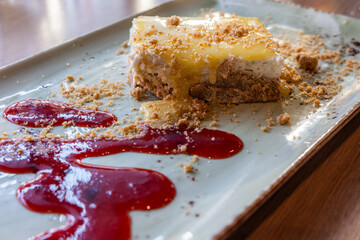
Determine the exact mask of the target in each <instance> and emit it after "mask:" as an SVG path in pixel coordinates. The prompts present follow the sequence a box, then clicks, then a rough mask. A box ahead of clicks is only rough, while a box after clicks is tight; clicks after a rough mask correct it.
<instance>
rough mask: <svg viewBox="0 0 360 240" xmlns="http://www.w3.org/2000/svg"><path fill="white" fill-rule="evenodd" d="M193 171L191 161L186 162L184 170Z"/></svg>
mask: <svg viewBox="0 0 360 240" xmlns="http://www.w3.org/2000/svg"><path fill="white" fill-rule="evenodd" d="M192 171H193V167H192V166H191V164H190V163H185V164H184V172H185V173H191V172H192Z"/></svg>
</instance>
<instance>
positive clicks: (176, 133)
mask: <svg viewBox="0 0 360 240" xmlns="http://www.w3.org/2000/svg"><path fill="white" fill-rule="evenodd" d="M63 109H67V110H68V111H69V112H70V113H71V114H70V116H67V117H66V118H64V114H63V113H64V112H63ZM58 110H59V112H60V113H61V114H59V112H57V111H58ZM86 111H88V110H82V109H78V108H74V107H72V106H71V105H68V104H65V103H61V102H57V101H50V100H25V101H21V102H19V103H15V104H13V105H10V106H9V107H8V108H7V109H6V110H5V111H4V117H6V118H8V119H9V118H10V117H9V116H11V119H9V120H10V121H11V122H13V123H17V124H19V125H23V126H30V125H31V126H40V124H39V121H40V120H41V119H39V118H36V116H37V115H38V116H41V118H43V119H46V121H41V123H42V124H41V126H46V124H48V125H49V124H51V123H60V122H61V121H65V120H64V119H66V121H71V122H72V123H73V124H74V125H76V126H99V123H100V125H101V124H104V126H110V125H111V124H112V123H113V122H114V121H116V117H115V116H114V115H112V114H110V113H107V112H103V111H93V112H91V114H92V115H93V116H100V118H87V115H86V114H89V112H86ZM65 113H66V111H65ZM29 116H31V117H29ZM59 116H60V117H59ZM34 119H36V120H34ZM79 119H80V120H81V119H82V120H81V121H79ZM83 119H86V121H84V120H83ZM94 119H96V121H95V120H94ZM99 119H100V120H99ZM101 119H106V120H105V121H104V120H101ZM28 120H29V121H28ZM54 120H56V121H54ZM93 120H94V122H92V121H93ZM29 122H31V123H29ZM29 124H30V125H29ZM59 125H60V124H59ZM139 127H140V128H141V133H140V135H139V136H137V137H136V138H131V139H130V138H112V139H93V138H91V139H90V138H89V139H72V140H69V139H58V138H55V139H51V140H48V139H39V138H36V139H33V138H30V139H26V138H23V139H5V140H1V141H0V156H1V157H0V171H3V172H7V173H31V172H33V173H36V174H37V178H36V179H35V180H33V181H31V182H28V183H25V184H23V185H22V186H20V188H19V189H18V191H17V198H18V199H19V201H20V202H21V203H22V204H23V205H24V206H25V207H27V208H28V209H30V210H33V211H35V212H41V213H49V212H52V213H60V214H65V215H66V218H67V224H66V225H65V226H62V227H59V228H56V229H52V230H49V231H48V232H45V233H42V234H40V235H38V236H37V237H35V239H70V238H71V239H73V238H75V239H130V237H131V231H130V229H131V219H130V216H129V212H130V211H132V210H151V209H156V208H160V207H163V206H165V205H167V204H169V203H170V202H171V201H172V200H173V198H174V197H175V195H176V190H175V186H174V184H173V183H172V182H171V181H170V180H169V179H168V178H167V177H166V176H164V175H163V174H161V173H159V172H156V171H152V170H147V169H139V168H125V167H121V168H119V167H101V166H95V165H91V164H85V163H82V162H81V160H82V159H84V158H87V157H98V156H104V155H110V154H116V153H121V152H139V153H152V154H178V153H185V154H193V155H198V156H202V157H206V158H213V159H219V158H227V157H230V156H233V155H235V154H236V153H238V152H240V151H241V149H242V148H243V143H242V141H241V140H240V139H239V138H238V137H236V136H235V135H233V134H231V133H226V132H223V131H218V130H210V129H205V128H204V129H194V128H189V127H186V126H180V127H177V128H169V129H156V128H152V127H149V126H146V125H140V126H139ZM183 145H185V146H186V151H183V152H181V150H180V149H181V148H180V146H183ZM139 156H140V155H139Z"/></svg>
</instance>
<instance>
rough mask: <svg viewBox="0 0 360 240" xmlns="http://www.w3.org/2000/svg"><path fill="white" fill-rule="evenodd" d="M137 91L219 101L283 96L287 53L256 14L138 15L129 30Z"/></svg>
mask: <svg viewBox="0 0 360 240" xmlns="http://www.w3.org/2000/svg"><path fill="white" fill-rule="evenodd" d="M130 45H131V52H130V55H129V62H130V71H129V79H130V83H131V84H132V91H131V92H132V94H133V96H137V97H139V95H138V93H139V92H141V91H143V90H147V91H149V92H151V93H153V94H155V95H156V96H157V97H159V98H161V99H178V98H189V97H195V98H200V99H204V100H207V101H212V100H217V101H220V102H231V103H241V102H266V101H277V100H279V99H280V80H279V78H280V75H281V69H282V59H281V57H280V56H279V54H278V53H277V51H276V49H275V47H276V44H275V42H274V40H273V37H272V35H271V34H270V33H269V32H268V31H267V29H266V28H265V27H264V25H263V24H262V23H261V22H260V21H259V19H257V18H245V17H237V16H216V17H212V18H187V17H177V16H172V17H170V18H162V17H138V18H136V19H134V20H133V27H132V28H131V30H130Z"/></svg>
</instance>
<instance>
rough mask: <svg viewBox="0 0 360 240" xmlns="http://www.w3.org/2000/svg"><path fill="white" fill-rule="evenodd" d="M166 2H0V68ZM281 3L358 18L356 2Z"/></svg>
mask: <svg viewBox="0 0 360 240" xmlns="http://www.w3.org/2000/svg"><path fill="white" fill-rule="evenodd" d="M169 1H171V0H107V1H103V0H76V1H75V0H31V1H28V0H0V67H3V66H6V65H9V64H11V63H14V62H16V61H18V60H20V59H23V58H26V57H29V56H32V55H34V54H36V53H39V52H41V51H44V50H47V49H49V48H52V47H54V46H57V45H59V44H61V43H63V42H65V41H67V40H70V39H74V38H76V37H79V36H81V35H84V34H86V33H89V32H92V31H94V30H96V29H99V28H102V27H105V26H108V25H110V24H112V23H115V22H118V21H119V20H121V19H123V18H126V17H128V16H131V15H133V14H136V13H139V12H142V11H145V10H148V9H151V8H154V7H156V6H158V5H160V4H162V3H165V2H169ZM194 1H196V0H194ZM278 1H280V0H278ZM281 1H284V2H289V3H290V2H291V3H295V4H301V5H303V6H306V7H314V8H316V9H319V10H323V11H326V12H336V13H341V14H345V15H348V16H353V17H360V1H358V0H354V1H352V0H342V1H341V0H340V1H339V0H281Z"/></svg>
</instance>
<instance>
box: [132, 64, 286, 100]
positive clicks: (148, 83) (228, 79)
mask: <svg viewBox="0 0 360 240" xmlns="http://www.w3.org/2000/svg"><path fill="white" fill-rule="evenodd" d="M232 62H233V59H232V58H228V59H226V60H225V61H224V62H223V63H222V64H221V65H220V66H219V68H218V71H217V77H216V83H215V84H211V83H209V82H208V81H201V82H199V83H197V84H194V85H191V86H190V87H189V96H191V97H195V98H200V99H203V100H206V101H214V100H215V101H219V102H224V103H229V102H230V103H244V102H269V101H278V100H280V98H281V90H280V79H279V78H268V77H263V76H262V77H257V76H255V75H254V74H252V73H251V72H246V73H244V72H243V71H241V70H239V69H236V68H234V66H233V64H232ZM132 71H133V69H130V72H129V77H130V83H132V85H133V88H132V90H131V91H130V92H131V95H132V96H133V97H134V98H136V99H141V96H140V94H139V93H140V92H143V90H146V91H149V92H151V93H153V94H154V95H156V96H157V97H159V98H161V99H164V98H176V89H174V88H173V87H171V85H170V84H169V83H168V79H167V77H166V76H165V74H164V73H149V72H145V71H140V72H138V73H137V75H136V76H135V77H136V78H137V79H132V75H133V74H132ZM134 75H135V74H134ZM134 82H136V84H137V85H136V86H134V84H133V83H134Z"/></svg>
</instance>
